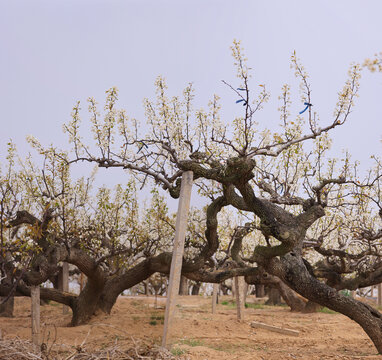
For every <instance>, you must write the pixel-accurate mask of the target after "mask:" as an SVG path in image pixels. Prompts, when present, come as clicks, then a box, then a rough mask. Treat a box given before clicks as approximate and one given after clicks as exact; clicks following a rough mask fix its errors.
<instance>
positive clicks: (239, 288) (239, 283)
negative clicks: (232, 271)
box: [235, 276, 245, 321]
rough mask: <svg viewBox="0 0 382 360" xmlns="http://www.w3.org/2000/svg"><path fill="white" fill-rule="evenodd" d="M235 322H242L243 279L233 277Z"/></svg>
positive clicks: (243, 306) (241, 277)
mask: <svg viewBox="0 0 382 360" xmlns="http://www.w3.org/2000/svg"><path fill="white" fill-rule="evenodd" d="M235 293H236V309H237V320H238V321H243V320H244V308H245V305H244V277H243V276H235Z"/></svg>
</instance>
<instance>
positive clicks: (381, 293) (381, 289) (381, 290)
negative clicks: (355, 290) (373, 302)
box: [377, 284, 382, 306]
mask: <svg viewBox="0 0 382 360" xmlns="http://www.w3.org/2000/svg"><path fill="white" fill-rule="evenodd" d="M377 287H378V306H382V284H378V285H377Z"/></svg>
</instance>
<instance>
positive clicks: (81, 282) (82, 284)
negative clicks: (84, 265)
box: [80, 273, 85, 292]
mask: <svg viewBox="0 0 382 360" xmlns="http://www.w3.org/2000/svg"><path fill="white" fill-rule="evenodd" d="M84 281H85V279H84V273H81V275H80V292H81V291H82V289H83V288H84Z"/></svg>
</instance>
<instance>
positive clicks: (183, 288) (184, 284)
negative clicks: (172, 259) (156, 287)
mask: <svg viewBox="0 0 382 360" xmlns="http://www.w3.org/2000/svg"><path fill="white" fill-rule="evenodd" d="M179 295H188V279H187V278H186V277H185V276H183V275H182V276H181V277H180V283H179Z"/></svg>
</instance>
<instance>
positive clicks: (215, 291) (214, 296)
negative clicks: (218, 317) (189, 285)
mask: <svg viewBox="0 0 382 360" xmlns="http://www.w3.org/2000/svg"><path fill="white" fill-rule="evenodd" d="M218 288H219V284H214V285H213V288H212V313H213V314H215V313H216V304H217V300H218Z"/></svg>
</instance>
